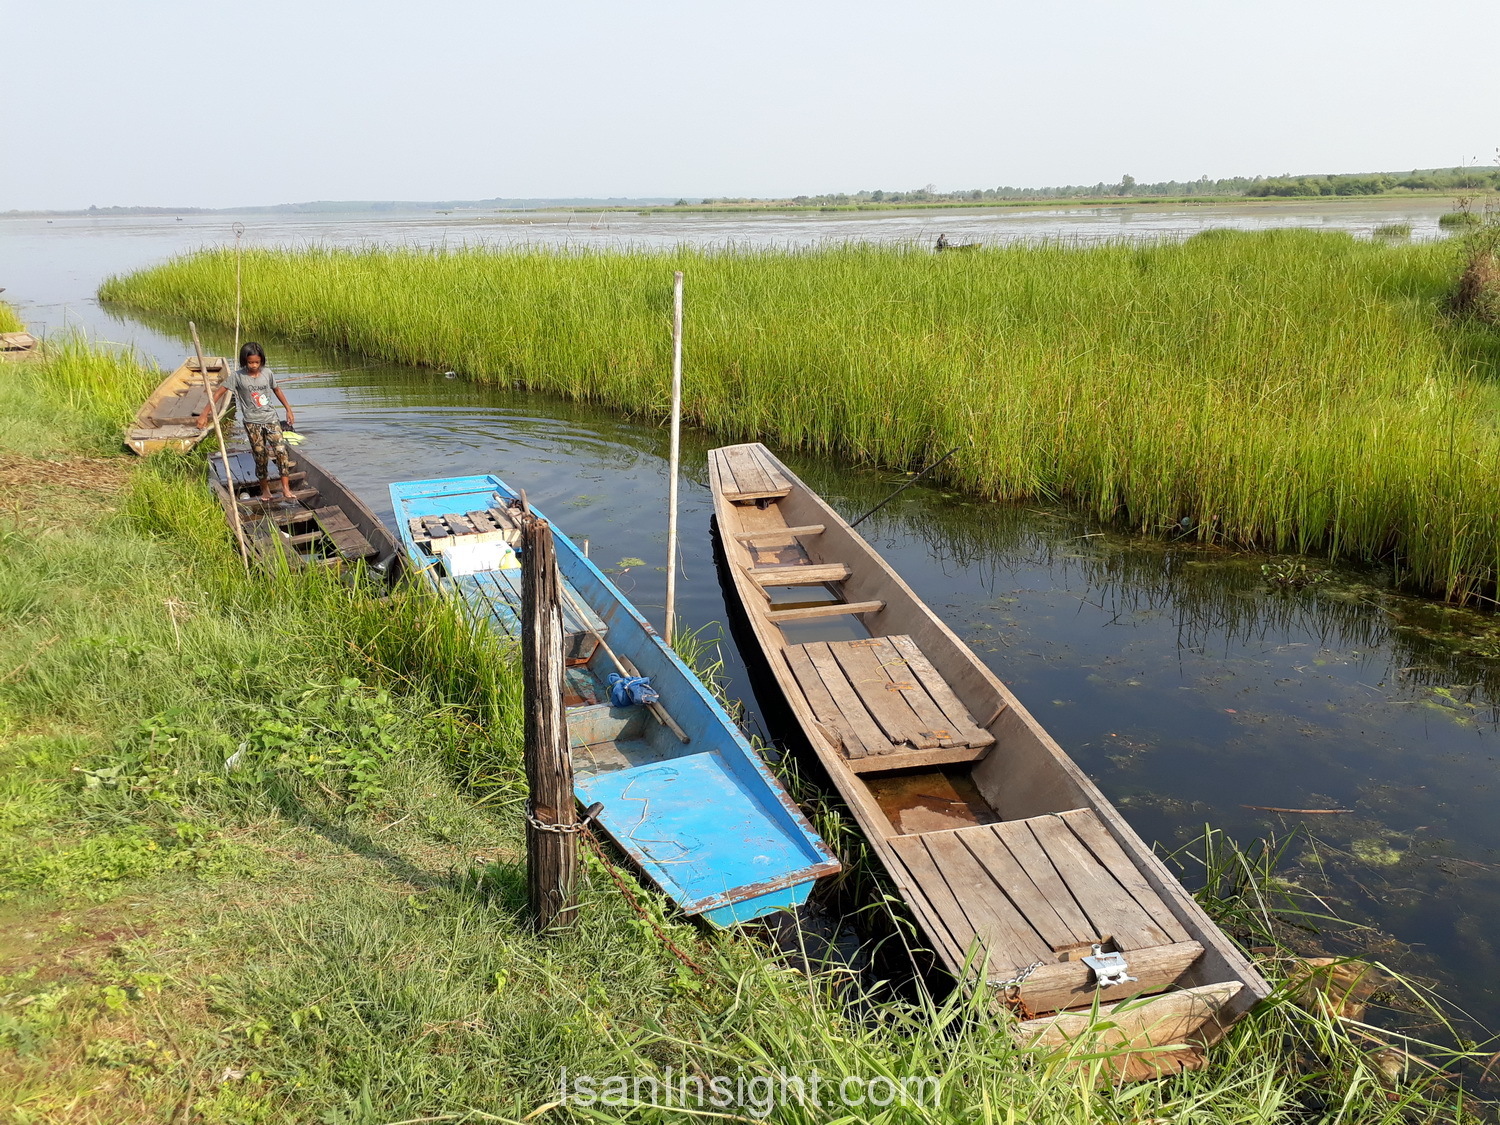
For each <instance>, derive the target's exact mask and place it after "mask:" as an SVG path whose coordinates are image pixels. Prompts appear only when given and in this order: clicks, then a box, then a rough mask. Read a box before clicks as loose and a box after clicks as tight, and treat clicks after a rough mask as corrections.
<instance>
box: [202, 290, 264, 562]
mask: <svg viewBox="0 0 1500 1125" xmlns="http://www.w3.org/2000/svg"><path fill="white" fill-rule="evenodd" d="M188 329H189V330H190V331H191V332H192V333H193V352H194V354H195V355H197V357H198V372H199V374H201V375H202V376H203V390H204V392H205V393H206V394H207V395H208V416H209V417H210V418H212V419H213V420H214V433H216V434H218V435H219V457H220V458H221V459H222V460H223V462H224V487H225V488H227V489H228V490H229V517H230V519H231V520H233V521H234V541H235V542H236V543H238V544H239V547H240V561H241V562H243V563H244V564H245V573H246V574H249V573H250V551H249V550H248V548H246V546H245V529H244V528H243V527H241V526H240V498H239V497H238V496H236V495H235V492H234V473H233V472H231V471H230V468H229V450H228V449H226V448H225V446H224V427H223V426H221V425H219V412H218V411H217V410H215V409H214V389H213V387H212V386H211V385H210V384H209V381H208V364H206V363H204V362H203V345H202V343H200V342H199V340H198V326H197V325H196V324H194V323H193V322H192V321H191V320H190V321H188ZM224 374H225V375H228V374H229V369H228V366H227V364H226V366H225V369H224Z"/></svg>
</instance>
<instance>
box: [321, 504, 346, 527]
mask: <svg viewBox="0 0 1500 1125" xmlns="http://www.w3.org/2000/svg"><path fill="white" fill-rule="evenodd" d="M313 519H315V520H317V521H318V526H319V527H321V528H322V529H323V530H324V531H327V532H334V531H351V530H353V528H354V524H353V522H352V521H350V519H349V517H348V516H347V515H345V514H344V509H342V508H340V507H339V506H338V505H337V504H330V505H328V506H327V507H326V508H314V509H313Z"/></svg>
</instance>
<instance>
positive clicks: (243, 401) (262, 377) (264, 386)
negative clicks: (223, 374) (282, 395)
mask: <svg viewBox="0 0 1500 1125" xmlns="http://www.w3.org/2000/svg"><path fill="white" fill-rule="evenodd" d="M229 386H230V389H231V390H233V391H234V404H235V407H236V409H237V410H238V411H239V414H240V421H241V422H249V423H251V424H252V425H255V426H264V425H267V424H268V423H271V422H276V421H279V420H280V419H279V418H278V417H277V414H276V407H275V406H273V405H272V403H274V402H275V401H276V376H275V375H273V374H272V373H271V369H270V368H269V367H262V368H261V369H260V370H259V371H258V372H256V373H255V374H254V375H252V374H250V372H249V370H248V369H247V368H244V367H240V368H236V369H235V371H234V373H233V374H231V375H230V377H229Z"/></svg>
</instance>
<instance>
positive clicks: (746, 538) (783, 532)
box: [735, 523, 827, 543]
mask: <svg viewBox="0 0 1500 1125" xmlns="http://www.w3.org/2000/svg"><path fill="white" fill-rule="evenodd" d="M826 530H827V528H826V527H825V526H824V525H823V524H821V523H810V524H807V525H805V526H803V527H768V528H766V529H765V530H763V531H741V532H737V533H736V534H735V539H737V540H738V541H739V542H741V543H753V542H755V541H756V540H757V539H800V538H801V537H802V536H804V535H822V534H823V532H824V531H826Z"/></svg>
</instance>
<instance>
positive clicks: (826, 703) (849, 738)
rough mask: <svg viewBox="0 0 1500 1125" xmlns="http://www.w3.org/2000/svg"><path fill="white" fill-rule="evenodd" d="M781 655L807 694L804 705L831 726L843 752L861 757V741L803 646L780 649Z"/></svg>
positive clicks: (863, 746) (862, 748)
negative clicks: (806, 704)
mask: <svg viewBox="0 0 1500 1125" xmlns="http://www.w3.org/2000/svg"><path fill="white" fill-rule="evenodd" d="M782 655H784V656H785V657H786V662H787V666H788V667H789V668H791V670H792V675H793V676H794V677H795V678H796V680H797V683H798V685H799V686H800V687H801V688H802V694H803V695H804V696H806V697H807V703H808V706H809V707H811V708H812V710H813V714H814V715H815V716H817V719H818V722H820V723H823V724H824V725H826V726H828V727H830V728H832V731H833V733H834V734H835V735H836V736H837V737H838V739H839V740H840V741H841V742H842V744H843V745H842V747H841V748H842V750H843V751H844V756H845V757H847V758H863V757H864V756H865V744H864V743H863V742H862V741H860V739H859V736H858V735H856V734H855V733H854V731H853V730H851V729H850V727H849V723H848V722H847V721H846V720H845V718H844V713H843V711H841V710H840V709H839V705H838V704H837V703H835V702H834V701H833V696H832V695H830V694H829V692H828V688H827V687H826V686H825V685H824V683H823V677H822V676H820V675H818V670H817V669H816V668H814V667H813V663H812V660H811V659H810V658H809V657H808V655H807V652H806V650H804V648H803V647H802V646H801V645H790V646H788V647H787V648H786V649H784V650H782Z"/></svg>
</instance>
